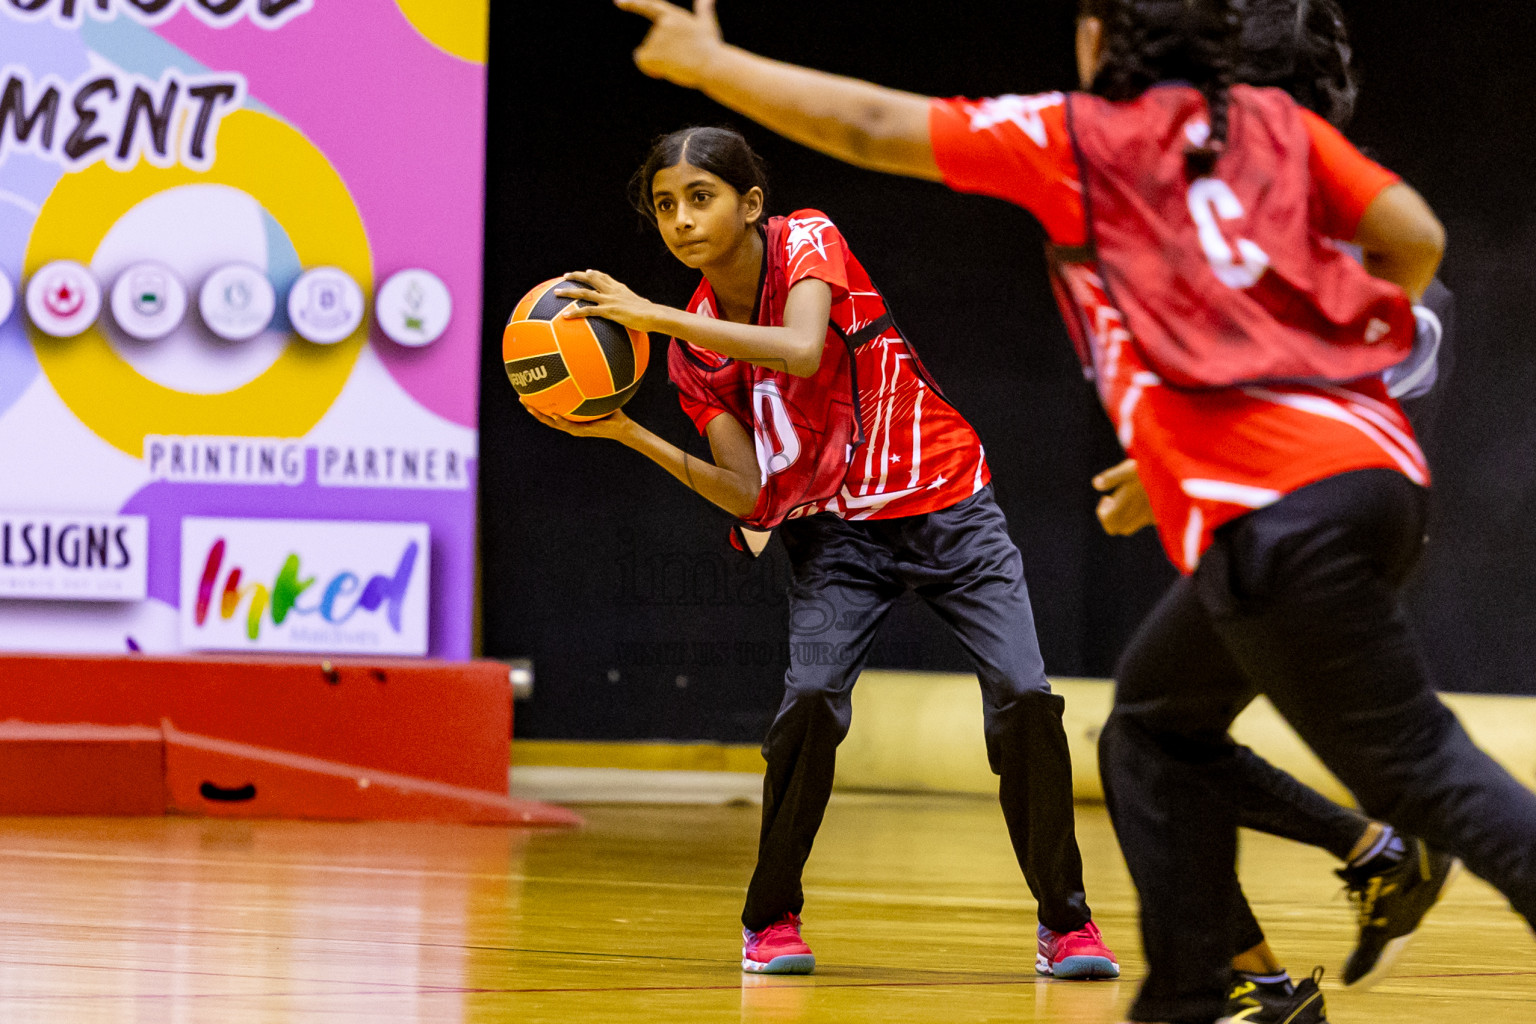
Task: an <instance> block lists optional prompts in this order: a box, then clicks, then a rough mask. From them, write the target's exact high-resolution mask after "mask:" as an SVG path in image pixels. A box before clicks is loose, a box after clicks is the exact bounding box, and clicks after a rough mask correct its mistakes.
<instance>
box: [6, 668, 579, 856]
mask: <svg viewBox="0 0 1536 1024" xmlns="http://www.w3.org/2000/svg"><path fill="white" fill-rule="evenodd" d="M511 735H512V692H511V687H510V684H509V681H508V677H507V666H506V665H504V664H502V663H500V662H494V661H472V662H434V661H418V660H408V659H367V660H365V659H342V658H335V659H328V660H320V659H303V658H275V657H273V658H217V657H207V658H203V657H197V658H161V657H147V656H129V657H106V656H89V655H86V656H79V655H67V656H54V655H0V814H6V815H16V814H38V815H47V814H91V815H149V814H166V813H178V814H199V815H209V816H215V817H241V818H249V817H262V818H314V819H327V820H348V821H356V820H384V821H440V822H467V823H475V824H507V825H551V826H573V825H579V824H581V819H580V817H578V816H577V815H576V814H574V813H572V812H571V811H568V810H566V809H564V808H561V807H555V806H552V805H549V804H542V803H537V802H534V801H529V800H517V799H514V798H512V797H511V796H510V795H509V793H508V791H507V779H508V768H509V767H510V750H511V745H510V737H511Z"/></svg>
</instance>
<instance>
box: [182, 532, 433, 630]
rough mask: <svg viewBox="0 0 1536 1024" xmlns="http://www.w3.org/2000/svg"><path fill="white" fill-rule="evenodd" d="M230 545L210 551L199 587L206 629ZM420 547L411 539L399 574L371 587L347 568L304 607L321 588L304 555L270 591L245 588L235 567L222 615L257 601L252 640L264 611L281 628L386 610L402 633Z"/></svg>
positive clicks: (292, 557) (248, 623)
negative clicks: (299, 620) (303, 564)
mask: <svg viewBox="0 0 1536 1024" xmlns="http://www.w3.org/2000/svg"><path fill="white" fill-rule="evenodd" d="M227 547H228V545H227V544H226V543H225V541H224V538H223V537H220V538H219V539H218V540H216V541H214V543H213V546H212V547H210V548H209V549H208V557H207V559H206V560H204V562H203V576H202V579H201V580H200V581H199V582H198V585H197V607H196V611H195V621H196V623H197V624H198V625H199V626H201V625H203V624H204V623H205V622H206V621H207V619H208V609H209V607H210V605H212V603H213V592H214V590H215V584H217V582H218V577H219V570H220V569H221V568H222V567H223V565H224V552H225V550H226V548H227ZM417 550H418V549H417V545H416V542H415V541H411V542H410V543H409V544H407V545H406V547H405V550H404V551H403V552H402V553H401V555H400V562H399V564H398V565H396V566H395V571H394V574H393V575H391V576H385V575H383V574H382V573H379V574H376V575H374V576H373V577H372V578H371V579H369V580H368V583H367V584H366V585H364V586H362V587H361V588H359V584H360V583H361V582H362V580H361V577H359V576H358V575H357V574H356V573H354V572H350V571H347V570H342V571H341V572H339V573H337V574H336V575H335V576H333V577H331V581H330V582H329V583H327V584H326V585H325V587H324V588H322V589H321V591H320V600H319V601H318V602H317V603H315V604H313V605H309V606H305V605H302V604H300V603H299V597H300V595H302V594H303V593H304V591H306V590H308V589H309V588H310V587H312V586H313V585H314V584H315V577H313V576H310V577H309V578H307V579H305V578H302V577H301V575H300V570H299V556H298V555H296V554H289V556H288V557H287V558H286V559H285V560H284V561H283V567H282V569H281V570H279V571H278V574H277V579H276V580H274V581H273V582H272V586H271V587H270V588H269V587H267V586H265V585H263V584H261V583H247V584H245V585H244V586H241V583H240V581H241V577H242V576H243V575H244V572H243V570H242V569H241V568H240V567H239V566H231V567H230V570H229V575H227V576H226V577H225V578H224V588H223V593H222V594H221V595H220V597H219V616H220V618H224V619H231V618H234V615H235V612H236V611H237V610H238V609H239V607H240V602H241V601H242V600H244V599H245V598H246V596H247V595H249V596H250V599H251V603H250V606H249V607H248V608H247V609H246V613H245V634H246V636H248V637H250V638H251V639H252V640H255V639H257V638H259V637H260V636H261V618H262V614H263V613H264V612H267V611H268V610H269V609H270V611H271V618H272V624H273V625H274V626H281V625H282V624H283V622H284V621H285V620H286V619H287V618H288V615H289V614H290V613H292V614H295V615H318V616H320V617H321V618H322V619H324V620H325V621H326V622H329V623H331V624H332V625H336V626H339V625H341V624H342V623H344V622H346V621H347V620H348V619H350V618H351V617H352V616H353V615H355V614H357V611H358V609H362V610H363V611H368V612H372V611H378V609H379V608H380V607H384V606H387V607H386V608H385V617H386V618H387V619H388V621H389V625H390V627H391V628H392V629H394V631H395V632H396V633H398V632H400V614H401V604H402V603H403V602H404V601H405V594H406V591H407V590H408V589H409V588H410V585H411V574H412V573H413V572H414V571H415V569H416V555H417ZM359 589H361V590H362V594H361V596H359V597H358V598H357V600H356V601H354V602H352V603H351V604H350V605H348V604H347V603H346V599H347V598H349V597H351V596H352V595H353V594H356V593H357V592H358V590H359Z"/></svg>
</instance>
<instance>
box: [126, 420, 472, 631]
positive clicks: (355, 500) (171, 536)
mask: <svg viewBox="0 0 1536 1024" xmlns="http://www.w3.org/2000/svg"><path fill="white" fill-rule="evenodd" d="M305 462H306V466H305V474H304V480H305V482H304V483H303V484H300V485H297V486H283V485H275V486H273V485H268V486H253V485H241V484H192V483H171V482H167V481H160V482H157V483H153V484H150V485H149V486H147V487H145V488H144V489H143V490H141V491H139V492H138V493H137V494H135V495H134V496H133V497H132V498H130V499H129V500H128V503H127V504H126V505H124V506H123V509H122V512H123V514H125V515H147V516H149V524H150V525H149V596H150V597H151V598H154V599H156V600H159V601H163V602H165V603H166V604H168V605H170V606H171V607H173V608H174V607H178V606H179V605H180V595H181V581H180V574H181V519H182V517H183V516H209V517H225V518H232V519H293V518H296V517H302V518H309V519H326V520H333V521H343V522H413V523H426V524H427V525H428V526H429V527H430V528H431V531H432V559H431V568H432V576H431V592H430V594H429V599H430V601H431V612H430V615H429V622H430V627H429V628H430V633H429V638H428V649H427V653H428V656H429V657H433V658H444V659H448V660H463V659H466V658H468V657H469V656H470V646H471V635H470V624H471V622H472V620H473V608H472V603H473V600H474V595H473V591H472V588H471V587H468V586H465V585H464V580H463V575H464V566H463V564H462V563H461V562H460V561H459V560H458V559H455V558H454V557H453V556H452V554H451V553H462V552H466V551H469V552H472V551H474V532H475V492H474V490H473V489H468V490H462V491H443V490H414V489H406V488H381V487H368V488H363V487H321V486H319V485H318V484H317V483H316V482H315V481H316V480H318V479H319V453H318V452H317V451H316V450H315V449H313V448H311V449H309V451H308V452H307V453H306V456H305ZM467 475H468V477H469V479H470V480H474V479H475V478H476V472H475V467H474V466H473V465H471V466H470V467H469V469H468V473H467Z"/></svg>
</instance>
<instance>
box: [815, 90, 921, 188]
mask: <svg viewBox="0 0 1536 1024" xmlns="http://www.w3.org/2000/svg"><path fill="white" fill-rule="evenodd" d="M836 124H837V138H835V139H831V140H828V141H829V142H830V143H831V145H830V146H829V148H830V149H831V150H832V151H833V152H834V153H835V155H837V156H838V157H840V158H841V159H843V160H846V161H847V162H848V163H851V164H854V165H856V166H858V167H863V168H866V169H868V170H872V171H883V172H885V173H888V174H904V175H915V176H921V177H928V176H931V175H929V174H928V173H927V168H926V166H925V165H924V164H923V162H922V161H921V160H919V159H918V156H917V153H918V152H919V151H921V150H923V148H924V147H926V146H927V145H928V108H927V101H926V100H923V99H921V98H918V97H909V96H903V95H895V94H890V93H887V92H886V91H884V90H881V91H880V92H879V93H877V94H876V95H873V96H870V97H868V98H865V99H863V100H861V101H859V102H857V103H854V104H851V105H850V106H849V107H848V108H847V109H846V110H845V111H844V114H843V116H842V117H840V118H838V119H837V122H836Z"/></svg>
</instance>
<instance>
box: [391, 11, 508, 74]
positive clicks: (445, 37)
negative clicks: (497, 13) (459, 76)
mask: <svg viewBox="0 0 1536 1024" xmlns="http://www.w3.org/2000/svg"><path fill="white" fill-rule="evenodd" d="M395 5H396V6H397V7H399V8H400V13H401V14H403V15H405V17H406V19H407V20H408V21H409V22H410V23H411V24H412V25H414V26H416V31H417V32H420V33H421V34H422V36H423V37H425V38H426V40H427V42H429V43H431V44H432V45H433V46H435V47H437V48H438V49H439V50H443V51H444V52H446V53H451V54H453V55H454V56H455V57H458V58H459V59H460V60H467V61H469V62H470V63H471V64H484V63H485V58H486V53H487V50H488V48H489V43H488V41H487V39H488V36H489V34H490V23H491V0H395Z"/></svg>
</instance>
